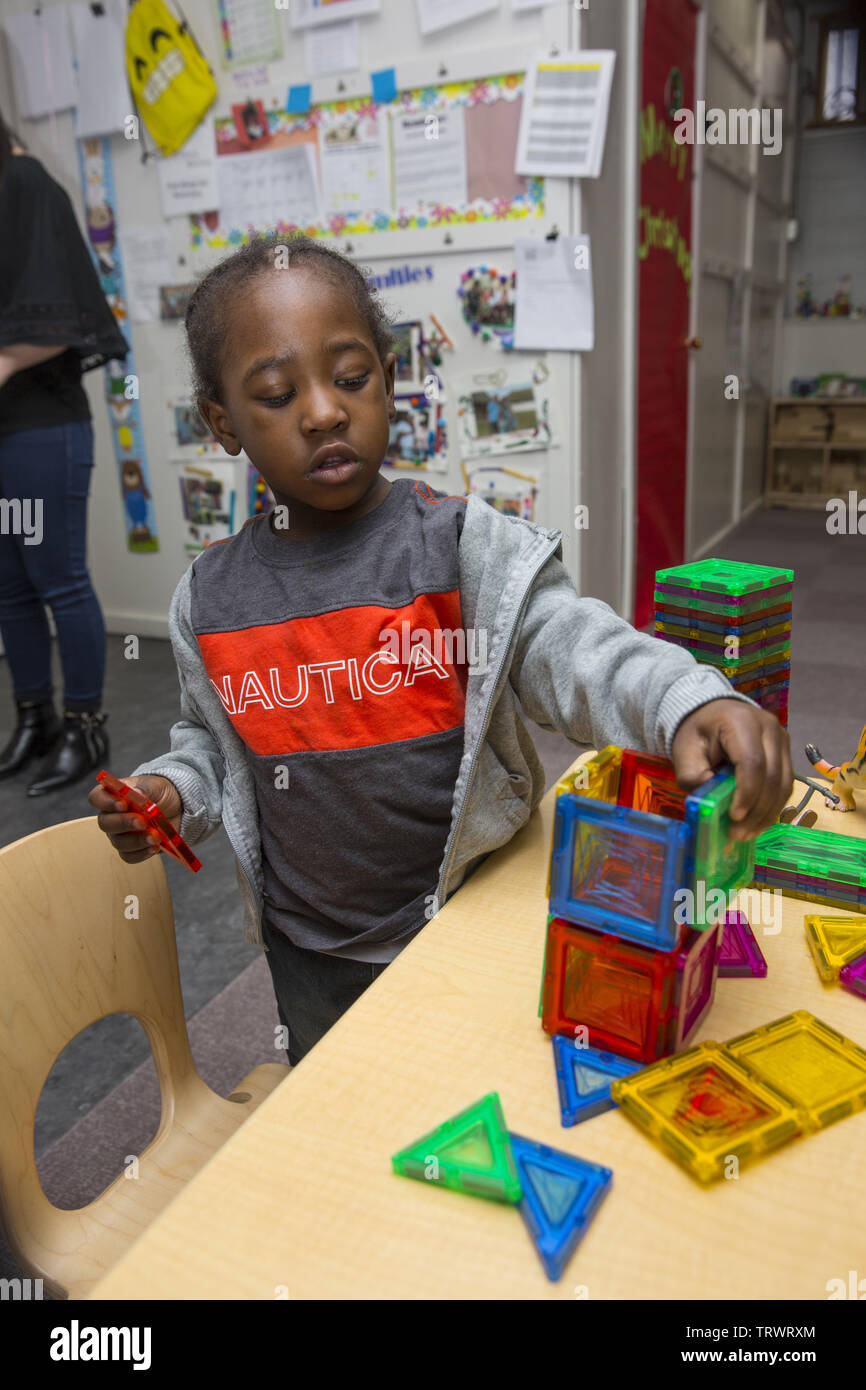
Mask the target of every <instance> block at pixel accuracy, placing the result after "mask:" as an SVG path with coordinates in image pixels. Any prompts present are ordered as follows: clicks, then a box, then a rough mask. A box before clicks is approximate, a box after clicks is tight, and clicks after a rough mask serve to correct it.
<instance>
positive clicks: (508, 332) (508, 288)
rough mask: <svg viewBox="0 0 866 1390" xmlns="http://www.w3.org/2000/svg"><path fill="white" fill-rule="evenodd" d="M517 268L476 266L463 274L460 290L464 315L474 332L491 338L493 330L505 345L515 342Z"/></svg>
mask: <svg viewBox="0 0 866 1390" xmlns="http://www.w3.org/2000/svg"><path fill="white" fill-rule="evenodd" d="M514 285H515V277H514V272H513V271H510V272H508V273H507V274H503V273H502V272H501V271H498V270H496V269H495V268H494V267H493V266H490V265H482V266H477V267H475V266H472V267H470V268H469V269H468V270H464V272H463V274H462V275H461V277H460V286H459V288H458V290H457V294H458V296H459V297H460V300H461V303H462V309H463V317H464V319H465V320H466V322H467V323H468V324H469V327H470V328H471V329H472V332H473V333H478V334H480V335H481V337H482V338H484V339H487V338H489V337H490V336H491V335H492V334H495V335H496V337H498V338H500V339H501V340H502V345H503V347H511V346H512V344H513V342H514Z"/></svg>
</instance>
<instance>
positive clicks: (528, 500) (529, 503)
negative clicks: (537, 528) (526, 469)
mask: <svg viewBox="0 0 866 1390" xmlns="http://www.w3.org/2000/svg"><path fill="white" fill-rule="evenodd" d="M463 472H464V477H465V480H466V491H467V493H475V494H476V496H478V497H480V498H481V500H482V502H486V503H487V504H488V505H489V506H491V507H493V508H494V509H495V510H496V511H497V512H501V513H502V515H503V516H516V517H520V518H522V520H524V521H535V519H536V505H537V502H538V492H539V481H538V478H537V477H536V476H534V475H532V474H529V473H518V472H517V471H516V470H515V469H513V468H498V467H496V466H495V465H494V466H488V467H482V468H475V469H473V470H472V471H471V472H469V471H468V470H467V469H465V468H464V470H463Z"/></svg>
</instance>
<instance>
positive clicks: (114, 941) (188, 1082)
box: [0, 816, 289, 1298]
mask: <svg viewBox="0 0 866 1390" xmlns="http://www.w3.org/2000/svg"><path fill="white" fill-rule="evenodd" d="M133 894H134V895H135V898H137V916H136V915H135V902H134V900H133V898H132V897H131V896H130V895H133ZM114 1013H128V1014H132V1015H133V1017H134V1018H136V1019H138V1021H139V1023H140V1024H141V1026H142V1027H143V1029H144V1031H145V1033H146V1034H147V1039H148V1042H149V1043H150V1047H151V1051H152V1053H153V1058H154V1062H155V1064H156V1071H157V1075H158V1077H159V1085H160V1092H161V1097H162V1116H161V1119H160V1125H159V1130H158V1132H157V1134H156V1137H155V1138H154V1140H153V1142H152V1143H151V1144H149V1145H148V1147H147V1148H146V1149H145V1151H144V1152H143V1153H142V1154H141V1155H140V1156H139V1164H138V1173H139V1176H138V1178H137V1179H136V1178H127V1177H126V1176H125V1175H124V1174H123V1173H121V1174H120V1176H119V1177H118V1178H117V1179H116V1180H115V1181H114V1182H113V1183H112V1184H111V1185H110V1186H109V1187H108V1188H106V1190H105V1191H104V1192H103V1193H102V1195H101V1196H100V1197H97V1199H96V1200H95V1201H94V1202H91V1203H90V1204H89V1205H88V1206H85V1207H80V1208H78V1209H77V1210H75V1211H61V1210H60V1209H59V1208H58V1207H55V1206H53V1205H52V1204H51V1202H49V1201H48V1199H47V1197H46V1196H45V1193H44V1192H43V1190H42V1187H41V1185H40V1182H39V1175H38V1172H37V1169H36V1161H35V1156H34V1148H33V1124H34V1120H35V1117H36V1106H37V1103H38V1100H39V1096H40V1093H41V1091H42V1087H43V1086H44V1084H45V1080H46V1078H47V1076H48V1074H49V1072H50V1071H51V1068H52V1066H53V1065H54V1062H55V1060H56V1058H57V1056H58V1055H59V1054H60V1052H62V1050H63V1048H64V1047H65V1046H66V1045H67V1043H69V1042H70V1041H71V1039H72V1038H74V1037H75V1036H76V1035H77V1034H78V1033H80V1032H81V1031H82V1030H83V1029H84V1028H87V1027H89V1025H90V1024H91V1023H94V1022H96V1021H97V1020H98V1019H100V1018H104V1017H106V1015H108V1014H114ZM288 1070H289V1069H288V1068H287V1067H286V1066H281V1065H280V1064H279V1063H277V1062H273V1063H271V1062H268V1063H265V1064H264V1065H262V1066H259V1067H255V1068H254V1069H253V1071H251V1072H250V1073H249V1075H248V1076H246V1077H244V1079H243V1081H241V1082H240V1083H239V1084H238V1087H237V1089H236V1090H235V1092H234V1093H233V1094H232V1095H231V1096H230V1097H229V1099H228V1100H223V1099H222V1097H221V1096H218V1095H216V1094H215V1092H214V1091H212V1090H211V1089H210V1087H209V1086H207V1085H205V1083H204V1081H203V1080H202V1079H201V1077H200V1076H199V1074H198V1072H197V1071H196V1068H195V1064H194V1063H193V1059H192V1054H191V1052H190V1046H189V1037H188V1035H187V1031H186V1022H185V1019H184V1013H183V1000H182V997H181V990H180V976H179V973H178V965H177V945H176V942H175V935H174V915H173V913H172V908H171V896H170V894H169V888H168V881H167V879H166V876H165V869H164V867H163V865H162V862H161V856H159V855H155V856H154V857H153V858H151V859H148V860H146V861H145V862H144V863H141V864H125V863H124V862H123V860H122V859H121V858H120V856H119V855H118V854H117V853H116V851H115V850H114V849H113V848H112V846H111V844H110V843H109V840H108V838H107V837H106V836H105V835H104V834H103V833H102V831H101V830H99V828H98V826H97V824H96V817H95V816H87V817H84V818H83V819H81V820H74V821H67V822H65V823H64V824H62V825H52V826H50V827H49V828H48V829H46V830H40V831H37V833H36V834H35V835H28V836H26V837H25V838H24V839H23V840H18V841H17V842H16V843H15V844H12V845H8V846H7V847H6V848H5V849H0V1224H2V1226H3V1229H4V1232H5V1234H6V1238H7V1240H8V1242H9V1245H10V1247H11V1249H12V1251H13V1253H14V1255H15V1257H16V1259H17V1260H18V1262H19V1263H20V1264H21V1265H22V1267H23V1268H24V1269H25V1270H26V1271H27V1272H28V1273H29V1274H30V1276H31V1277H36V1278H41V1279H42V1280H43V1283H44V1288H45V1290H46V1291H47V1292H49V1293H50V1294H51V1295H53V1296H54V1297H57V1298H82V1297H83V1296H84V1295H85V1294H87V1293H88V1291H89V1290H90V1288H91V1287H92V1286H93V1284H95V1283H96V1281H97V1280H98V1279H100V1278H101V1276H102V1275H103V1274H105V1273H106V1271H107V1270H108V1269H110V1268H111V1266H112V1265H113V1264H114V1263H115V1262H116V1261H117V1260H118V1259H119V1258H120V1256H121V1255H123V1254H124V1253H125V1252H126V1250H127V1249H128V1248H129V1246H130V1245H132V1244H133V1242H134V1241H135V1240H136V1239H137V1238H138V1236H140V1235H141V1234H142V1232H143V1231H144V1230H145V1229H146V1228H147V1226H149V1225H150V1223H151V1222H152V1221H153V1220H154V1218H155V1217H156V1216H158V1215H159V1213H160V1212H161V1211H162V1210H163V1208H164V1207H166V1206H167V1205H168V1203H169V1202H170V1201H171V1200H172V1198H174V1197H176V1196H177V1194H178V1193H179V1192H180V1191H181V1190H182V1188H183V1187H184V1184H185V1183H187V1182H188V1181H189V1179H190V1178H191V1177H192V1176H193V1175H194V1174H195V1173H197V1172H198V1171H199V1169H200V1168H202V1167H203V1166H204V1164H205V1163H206V1162H207V1161H208V1159H209V1158H210V1157H211V1156H212V1155H213V1154H214V1153H215V1152H216V1150H217V1149H219V1148H220V1146H221V1145H222V1144H224V1143H225V1141H226V1140H227V1139H228V1138H229V1137H230V1136H231V1135H232V1134H233V1133H234V1132H235V1130H236V1129H238V1127H239V1126H240V1125H241V1124H243V1122H244V1120H245V1119H246V1118H247V1116H248V1115H249V1114H251V1113H252V1111H253V1110H254V1109H255V1108H256V1106H258V1105H259V1104H260V1103H261V1101H263V1100H264V1099H265V1097H266V1096H267V1095H268V1094H269V1093H270V1092H271V1091H272V1090H273V1089H274V1088H275V1087H276V1086H277V1085H278V1084H279V1082H280V1081H282V1080H283V1079H284V1077H286V1076H287V1075H288Z"/></svg>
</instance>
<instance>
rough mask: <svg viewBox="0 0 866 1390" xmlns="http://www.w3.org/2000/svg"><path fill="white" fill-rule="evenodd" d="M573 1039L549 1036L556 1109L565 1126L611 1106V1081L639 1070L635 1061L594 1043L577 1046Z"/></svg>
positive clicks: (575, 1040) (590, 1116) (569, 1125)
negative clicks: (554, 1066)
mask: <svg viewBox="0 0 866 1390" xmlns="http://www.w3.org/2000/svg"><path fill="white" fill-rule="evenodd" d="M576 1042H577V1039H573V1038H566V1037H562V1036H556V1037H555V1038H554V1039H553V1058H554V1062H555V1064H556V1084H557V1088H558V1090H559V1109H560V1113H561V1115H562V1123H563V1127H564V1128H566V1129H568V1128H570V1127H571V1126H572V1125H576V1124H580V1123H581V1121H583V1120H589V1119H591V1118H592V1116H593V1115H601V1114H602V1113H603V1111H605V1110H612V1109H613V1104H614V1103H613V1100H612V1099H611V1094H610V1088H611V1084H612V1083H613V1082H614V1081H616V1080H618V1079H619V1078H621V1077H623V1076H633V1075H634V1073H635V1072H636V1071H640V1066H639V1065H638V1064H637V1063H636V1062H626V1061H625V1060H624V1059H623V1058H622V1057H615V1056H614V1054H613V1053H612V1052H601V1051H599V1049H598V1048H597V1047H578V1046H576Z"/></svg>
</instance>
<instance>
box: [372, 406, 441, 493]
mask: <svg viewBox="0 0 866 1390" xmlns="http://www.w3.org/2000/svg"><path fill="white" fill-rule="evenodd" d="M394 400H395V404H396V407H397V419H396V420H394V421H392V422H391V431H390V438H389V440H388V452H387V454H386V456H385V463H386V464H388V465H390V467H392V468H410V469H412V470H413V471H414V472H430V473H444V472H445V471H446V469H447V467H448V456H447V451H448V439H447V433H446V426H445V410H444V406H443V403H442V401H441V400H428V399H427V397H426V396H425V395H424V393H423V391H420V392H406V393H401V392H397V393H395V397H394Z"/></svg>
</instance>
